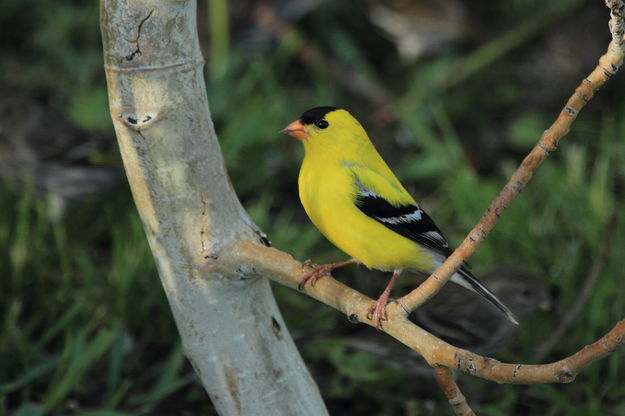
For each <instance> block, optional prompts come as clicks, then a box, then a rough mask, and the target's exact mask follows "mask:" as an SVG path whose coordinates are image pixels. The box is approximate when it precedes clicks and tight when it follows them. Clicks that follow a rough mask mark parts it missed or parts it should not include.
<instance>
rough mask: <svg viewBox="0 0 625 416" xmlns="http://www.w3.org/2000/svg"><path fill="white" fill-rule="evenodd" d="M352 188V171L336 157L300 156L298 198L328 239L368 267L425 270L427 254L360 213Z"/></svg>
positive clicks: (429, 262)
mask: <svg viewBox="0 0 625 416" xmlns="http://www.w3.org/2000/svg"><path fill="white" fill-rule="evenodd" d="M356 192H357V189H356V184H355V181H354V177H353V174H352V173H351V172H350V170H349V169H348V168H347V167H346V166H344V165H342V164H341V163H340V162H339V161H328V160H323V161H322V160H315V158H308V157H307V158H305V159H304V163H303V164H302V168H301V170H300V174H299V196H300V200H301V202H302V205H303V206H304V209H305V210H306V213H307V214H308V216H309V217H310V219H311V220H312V222H313V223H314V224H315V226H316V227H317V228H318V229H319V231H321V233H322V234H323V235H324V236H325V237H326V238H327V239H328V240H330V241H331V242H332V243H333V244H334V245H335V246H337V247H338V248H339V249H341V250H342V251H344V252H345V253H347V254H348V255H350V256H351V257H353V258H355V259H356V260H358V261H359V262H361V263H363V264H364V265H365V266H367V267H369V268H373V269H379V270H393V269H413V270H419V271H425V272H429V271H430V269H431V268H432V259H431V256H429V255H427V253H424V252H423V251H422V249H421V248H420V247H419V246H418V245H417V244H416V243H415V242H413V241H411V240H409V239H408V238H405V237H403V236H401V235H399V234H397V233H395V232H394V231H392V230H390V229H388V228H387V227H385V226H384V225H382V224H380V223H379V222H377V221H376V220H374V219H372V218H370V217H368V216H367V215H365V214H364V213H362V212H361V211H360V210H359V209H358V207H357V206H356V205H355V203H354V201H355V195H356Z"/></svg>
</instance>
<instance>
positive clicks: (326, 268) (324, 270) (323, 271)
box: [297, 259, 356, 290]
mask: <svg viewBox="0 0 625 416" xmlns="http://www.w3.org/2000/svg"><path fill="white" fill-rule="evenodd" d="M354 263H356V260H354V259H350V260H346V261H340V262H337V263H328V264H321V265H320V264H315V263H313V261H312V260H311V259H308V260H306V261H305V262H304V263H303V264H302V266H303V267H310V268H311V269H310V270H309V271H308V272H307V273H306V274H305V275H304V276H303V277H302V278H301V279H300V281H299V283H298V285H297V288H298V289H299V290H302V289H303V288H304V285H306V282H308V281H309V280H310V284H311V285H312V286H314V285H315V282H317V280H319V278H320V277H322V276H330V275H331V274H330V273H331V272H332V270H334V269H336V268H337V267H343V266H347V265H348V264H354Z"/></svg>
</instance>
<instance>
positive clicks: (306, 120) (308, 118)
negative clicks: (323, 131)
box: [299, 107, 338, 124]
mask: <svg viewBox="0 0 625 416" xmlns="http://www.w3.org/2000/svg"><path fill="white" fill-rule="evenodd" d="M334 110H338V108H337V107H315V108H311V109H310V110H307V111H304V114H302V116H301V117H300V118H299V119H300V121H301V122H302V124H314V123H315V122H317V121H319V120H323V117H324V116H325V115H326V114H328V113H331V112H332V111H334Z"/></svg>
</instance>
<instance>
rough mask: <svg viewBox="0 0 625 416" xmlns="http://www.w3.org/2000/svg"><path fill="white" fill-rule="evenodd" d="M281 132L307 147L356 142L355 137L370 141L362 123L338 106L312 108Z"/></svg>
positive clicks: (342, 144) (358, 139)
mask: <svg viewBox="0 0 625 416" xmlns="http://www.w3.org/2000/svg"><path fill="white" fill-rule="evenodd" d="M281 133H284V134H288V135H289V136H292V137H295V138H296V139H299V140H300V141H302V142H303V143H304V146H305V147H306V148H309V147H318V148H327V147H330V146H334V145H338V146H345V144H346V143H347V142H349V141H351V142H354V138H356V141H360V140H367V141H368V138H366V137H367V136H366V133H365V132H364V130H363V128H362V126H361V125H360V123H358V121H357V120H356V119H355V118H354V117H352V115H351V114H349V113H348V112H347V111H345V110H343V109H340V108H336V107H315V108H311V109H310V110H307V111H305V112H304V113H303V114H302V115H301V116H300V118H298V119H297V120H295V121H294V122H292V123H291V124H289V125H288V126H286V127H285V128H284V129H282V130H281Z"/></svg>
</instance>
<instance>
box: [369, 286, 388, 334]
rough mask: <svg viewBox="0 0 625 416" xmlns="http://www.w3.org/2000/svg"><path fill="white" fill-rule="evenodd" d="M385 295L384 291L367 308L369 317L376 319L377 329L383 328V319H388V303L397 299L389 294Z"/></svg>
mask: <svg viewBox="0 0 625 416" xmlns="http://www.w3.org/2000/svg"><path fill="white" fill-rule="evenodd" d="M384 295H385V294H384V293H383V294H382V296H380V298H379V299H378V300H376V301H375V302H373V303H372V304H371V306H369V309H367V319H371V320H372V321H374V322H375V327H376V328H377V329H382V321H386V305H388V303H389V302H394V301H395V299H392V298H389V297H388V295H386V296H384Z"/></svg>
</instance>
